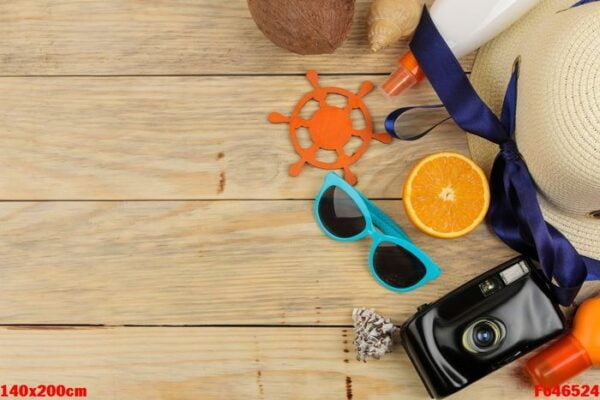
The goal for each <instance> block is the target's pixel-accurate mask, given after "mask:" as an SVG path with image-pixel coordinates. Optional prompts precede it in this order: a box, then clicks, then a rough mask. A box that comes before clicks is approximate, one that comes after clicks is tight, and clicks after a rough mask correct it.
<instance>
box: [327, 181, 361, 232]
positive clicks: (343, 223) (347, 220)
mask: <svg viewBox="0 0 600 400" xmlns="http://www.w3.org/2000/svg"><path fill="white" fill-rule="evenodd" d="M319 218H320V219H321V222H322V223H323V225H324V226H325V228H327V230H328V231H329V232H331V233H332V234H333V235H335V236H337V237H340V238H349V237H352V236H356V235H358V234H359V233H361V232H362V231H364V230H365V226H366V222H365V217H364V215H363V214H362V212H361V211H360V209H359V208H358V205H357V204H356V203H355V202H354V200H352V199H351V198H350V196H348V194H347V193H346V192H344V190H342V189H340V188H339V187H337V186H331V187H329V188H328V189H327V190H326V191H325V193H323V196H322V197H321V201H320V202H319Z"/></svg>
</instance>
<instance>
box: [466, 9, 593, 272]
mask: <svg viewBox="0 0 600 400" xmlns="http://www.w3.org/2000/svg"><path fill="white" fill-rule="evenodd" d="M574 2H575V1H574V0H542V2H541V3H540V4H539V5H538V6H536V7H535V8H534V9H532V10H531V11H530V12H529V13H528V14H527V15H525V16H524V17H523V18H521V19H520V20H519V21H517V22H516V23H515V24H514V25H512V26H511V27H510V28H509V29H507V30H506V31H505V32H503V33H502V34H501V35H500V36H498V37H497V38H495V39H494V40H492V41H491V42H489V43H488V44H487V45H485V46H484V47H482V48H481V49H480V50H479V52H478V54H477V58H476V60H475V63H474V65H473V70H472V72H471V82H472V84H473V87H474V88H475V89H476V91H477V93H478V94H479V96H480V97H481V98H482V99H483V101H485V102H486V104H487V105H488V106H489V107H490V108H491V109H492V111H494V112H495V113H496V114H497V115H499V114H500V110H501V108H502V102H503V99H504V94H505V91H506V87H507V85H508V81H509V79H510V76H511V73H512V68H513V65H514V61H515V59H516V58H517V57H519V56H520V55H521V48H522V43H524V42H525V41H526V39H527V37H530V36H531V35H536V34H537V32H536V29H537V28H538V27H539V26H540V25H542V24H541V23H540V22H542V21H543V19H544V18H548V17H549V16H550V15H551V14H554V13H556V12H558V11H561V10H565V9H567V8H569V7H570V6H572V5H573V4H574ZM467 141H468V145H469V149H470V151H471V156H472V158H473V160H474V161H475V162H476V163H477V164H479V165H480V166H481V167H482V168H483V170H484V171H486V172H487V173H488V174H489V172H490V170H491V167H492V164H493V162H494V159H495V158H496V155H497V154H498V146H497V145H496V144H494V143H492V142H489V141H487V140H485V139H482V138H480V137H478V136H475V135H471V134H469V135H467ZM538 199H539V201H540V207H541V209H542V213H543V214H544V218H545V219H546V221H547V222H549V223H550V224H552V225H553V226H554V227H555V228H556V229H558V230H559V231H560V232H561V233H562V234H563V235H565V236H566V237H567V238H568V239H569V240H570V241H571V243H572V244H573V246H575V248H576V249H577V250H578V251H579V252H580V254H583V255H585V256H587V257H591V258H594V259H597V260H599V259H600V224H599V221H598V220H595V219H593V218H590V217H587V216H583V215H576V214H571V213H568V212H566V211H564V210H562V209H559V208H558V207H556V206H555V205H553V204H551V203H550V202H549V201H548V200H547V199H545V198H544V197H543V196H542V195H541V194H540V193H539V192H538Z"/></svg>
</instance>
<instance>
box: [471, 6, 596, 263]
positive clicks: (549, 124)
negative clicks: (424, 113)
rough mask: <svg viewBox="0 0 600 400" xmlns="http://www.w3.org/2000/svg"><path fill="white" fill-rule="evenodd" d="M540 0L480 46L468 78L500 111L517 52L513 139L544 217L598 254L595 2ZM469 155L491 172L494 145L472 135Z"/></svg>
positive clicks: (580, 245)
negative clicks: (531, 178)
mask: <svg viewBox="0 0 600 400" xmlns="http://www.w3.org/2000/svg"><path fill="white" fill-rule="evenodd" d="M573 3H574V1H573V0H542V2H541V3H540V4H539V5H538V6H537V7H536V8H534V9H533V10H532V11H530V12H529V13H528V14H527V15H526V16H525V17H523V18H522V19H520V20H519V21H517V22H516V23H515V24H514V25H513V26H512V27H510V28H509V29H508V30H507V31H506V32H504V33H502V34H501V35H500V36H499V37H497V38H496V39H494V40H493V41H491V42H490V43H488V44H487V45H486V46H484V47H483V48H482V49H481V50H480V52H479V54H478V56H477V59H476V61H475V65H474V67H473V72H472V75H471V80H472V82H473V86H474V87H475V89H476V90H477V92H478V93H479V95H480V96H481V97H482V99H483V100H484V101H485V102H486V103H487V104H488V105H489V106H490V107H491V108H492V110H493V111H494V112H496V113H499V112H500V109H501V107H502V101H503V98H504V93H505V90H506V86H507V84H508V80H509V78H510V75H511V72H512V68H513V64H514V61H515V60H516V59H517V58H518V57H520V59H521V61H520V74H519V94H518V100H517V126H516V133H515V138H516V142H517V146H518V148H519V151H520V152H521V154H522V155H523V158H524V160H525V162H526V163H527V166H528V168H529V170H530V172H531V175H532V176H533V179H534V181H535V183H536V185H537V187H538V198H539V200H540V205H541V207H542V211H543V213H544V217H545V218H546V220H547V221H548V222H550V223H551V224H552V225H554V226H555V227H556V228H557V229H559V230H560V231H561V232H562V233H563V234H564V235H565V236H567V238H568V239H569V240H570V241H571V242H572V243H573V245H574V246H575V247H576V248H577V249H578V250H579V252H580V253H581V254H584V255H586V256H589V257H592V258H595V259H600V219H597V218H593V217H592V216H591V213H592V212H593V211H595V210H600V2H598V3H589V4H586V5H583V6H579V7H576V8H571V9H569V8H570V7H571V5H572V4H573ZM468 140H469V147H470V149H471V155H472V156H473V159H474V160H475V161H476V162H477V163H479V164H480V165H481V166H482V167H483V168H484V170H486V171H487V172H488V173H489V170H490V169H491V165H492V163H493V160H494V157H495V155H496V154H497V152H498V146H496V145H494V144H493V143H490V142H488V141H486V140H483V139H481V138H479V137H476V136H473V135H469V138H468Z"/></svg>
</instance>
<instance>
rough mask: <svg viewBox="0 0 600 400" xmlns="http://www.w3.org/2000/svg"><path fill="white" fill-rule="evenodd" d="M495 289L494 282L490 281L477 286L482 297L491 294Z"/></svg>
mask: <svg viewBox="0 0 600 400" xmlns="http://www.w3.org/2000/svg"><path fill="white" fill-rule="evenodd" d="M496 287H497V285H496V282H494V281H493V280H492V279H486V280H485V281H483V282H481V283H480V284H479V289H480V290H481V293H483V295H484V296H487V295H489V294H492V293H493V292H494V291H495V290H496Z"/></svg>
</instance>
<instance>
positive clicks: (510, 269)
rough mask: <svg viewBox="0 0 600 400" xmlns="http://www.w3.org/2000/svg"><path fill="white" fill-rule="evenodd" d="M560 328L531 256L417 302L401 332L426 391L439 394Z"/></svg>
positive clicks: (462, 384)
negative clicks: (433, 298) (428, 301)
mask: <svg viewBox="0 0 600 400" xmlns="http://www.w3.org/2000/svg"><path fill="white" fill-rule="evenodd" d="M564 329H565V320H564V316H563V314H562V313H561V311H560V308H559V306H558V304H557V303H556V302H555V301H554V299H553V297H552V294H551V293H550V290H549V287H548V284H547V283H546V281H545V280H544V279H543V278H542V277H541V276H540V275H539V273H538V272H537V270H536V268H535V267H534V266H533V265H532V264H531V262H529V261H528V260H526V259H524V258H522V257H517V258H515V259H513V260H510V261H508V262H506V263H504V264H502V265H500V266H498V267H496V268H494V269H492V270H491V271H488V272H486V273H485V274H483V275H480V276H479V277H477V278H475V279H473V280H472V281H470V282H468V283H466V284H465V285H463V286H461V287H459V288H457V289H455V290H453V291H452V292H450V293H448V294H447V295H445V296H444V297H442V298H441V299H439V300H437V301H436V302H435V303H432V304H426V305H424V306H421V307H419V311H418V312H417V313H416V314H415V315H413V316H412V317H411V318H410V319H409V320H408V321H407V322H406V323H405V324H404V325H403V326H402V331H401V337H402V345H403V346H404V348H405V349H406V352H407V353H408V355H409V357H410V359H411V361H412V363H413V365H414V366H415V369H416V370H417V372H418V373H419V375H420V377H421V380H422V381H423V383H424V385H425V387H426V388H427V391H428V392H429V395H430V396H431V397H433V398H442V397H445V396H449V395H451V394H452V393H455V392H457V391H459V390H460V389H462V388H464V387H466V386H468V385H470V384H471V383H473V382H475V381H477V380H478V379H480V378H482V377H484V376H486V375H487V374H489V373H491V372H493V371H495V370H497V369H498V368H500V367H502V366H504V365H506V364H508V363H509V362H511V361H513V360H515V359H517V358H519V357H521V356H522V355H523V354H525V353H527V352H529V351H531V350H533V349H535V348H536V347H538V346H540V345H542V344H544V343H546V342H548V341H549V340H551V339H553V338H555V337H557V336H558V335H560V334H561V333H562V332H563V331H564Z"/></svg>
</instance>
